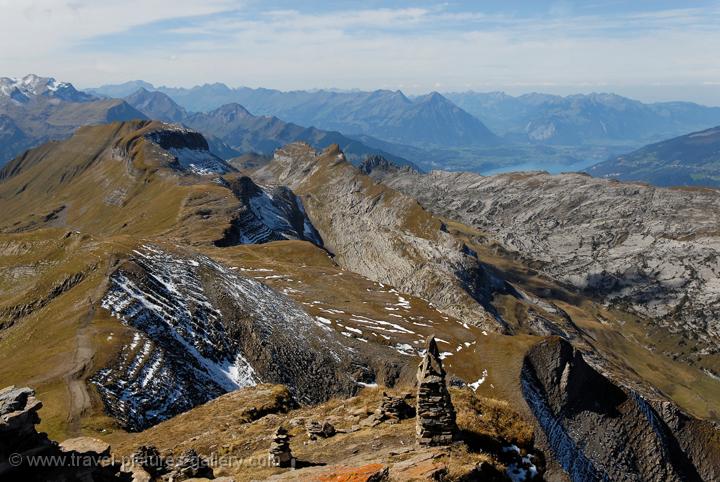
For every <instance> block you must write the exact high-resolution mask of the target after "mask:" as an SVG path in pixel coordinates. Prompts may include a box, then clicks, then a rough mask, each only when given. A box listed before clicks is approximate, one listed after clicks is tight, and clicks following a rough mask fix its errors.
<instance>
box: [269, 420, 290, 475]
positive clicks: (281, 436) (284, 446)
mask: <svg viewBox="0 0 720 482" xmlns="http://www.w3.org/2000/svg"><path fill="white" fill-rule="evenodd" d="M292 458H293V457H292V453H291V452H290V435H288V432H287V430H285V429H284V428H283V427H278V429H277V430H276V431H275V433H274V434H273V438H272V443H271V444H270V454H269V456H268V459H269V461H270V465H271V466H272V467H290V465H291V464H292Z"/></svg>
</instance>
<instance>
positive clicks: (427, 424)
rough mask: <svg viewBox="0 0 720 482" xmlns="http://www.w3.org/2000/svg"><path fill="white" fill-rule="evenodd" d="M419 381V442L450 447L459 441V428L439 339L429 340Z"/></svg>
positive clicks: (417, 407) (418, 376)
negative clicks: (446, 379)
mask: <svg viewBox="0 0 720 482" xmlns="http://www.w3.org/2000/svg"><path fill="white" fill-rule="evenodd" d="M417 380H418V390H417V404H416V413H417V415H416V417H417V418H416V426H415V427H416V433H417V442H418V443H419V444H420V445H433V446H434V445H449V444H450V443H452V442H453V441H454V440H455V439H456V437H457V434H458V427H457V424H456V422H455V408H454V407H453V404H452V401H451V400H450V392H448V389H447V385H446V384H445V369H444V368H443V366H442V359H441V358H440V350H438V347H437V342H436V341H435V337H430V338H429V339H428V341H427V350H426V352H425V355H424V356H423V359H422V362H421V363H420V365H419V367H418V373H417Z"/></svg>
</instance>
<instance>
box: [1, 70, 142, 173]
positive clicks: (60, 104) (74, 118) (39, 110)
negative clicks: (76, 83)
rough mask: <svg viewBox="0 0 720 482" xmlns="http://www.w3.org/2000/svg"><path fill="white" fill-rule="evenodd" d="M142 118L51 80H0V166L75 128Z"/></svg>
mask: <svg viewBox="0 0 720 482" xmlns="http://www.w3.org/2000/svg"><path fill="white" fill-rule="evenodd" d="M144 118H145V116H144V115H143V114H141V113H140V112H138V111H137V110H135V109H133V108H132V107H130V106H129V105H128V104H127V103H126V102H124V101H122V100H119V99H99V98H97V97H94V96H91V95H88V94H86V93H84V92H80V91H78V90H76V89H75V88H74V87H73V86H72V85H71V84H69V83H66V82H57V81H56V80H55V79H53V78H50V77H38V76H36V75H27V76H25V77H23V78H22V79H11V78H7V77H3V78H0V165H2V164H4V163H5V162H7V161H9V160H10V159H12V158H13V157H15V156H17V155H18V154H20V153H22V152H23V151H24V150H26V149H28V148H30V147H33V146H36V145H39V144H41V143H43V142H46V141H48V140H57V139H63V138H65V137H67V136H69V135H70V134H72V132H73V131H74V130H75V129H76V128H78V127H79V126H83V125H88V124H100V123H105V122H113V121H120V120H132V119H144Z"/></svg>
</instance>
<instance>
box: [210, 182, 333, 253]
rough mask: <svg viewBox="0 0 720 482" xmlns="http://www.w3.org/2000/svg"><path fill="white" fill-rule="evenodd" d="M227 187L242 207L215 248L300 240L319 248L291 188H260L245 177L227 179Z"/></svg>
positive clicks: (318, 236)
mask: <svg viewBox="0 0 720 482" xmlns="http://www.w3.org/2000/svg"><path fill="white" fill-rule="evenodd" d="M227 186H228V187H229V188H230V189H232V191H233V194H235V196H236V197H237V198H238V200H240V202H241V206H240V209H239V210H238V212H237V214H236V215H235V216H234V217H233V219H232V222H231V226H230V227H229V228H228V229H226V230H225V233H224V235H223V237H222V238H221V239H219V240H217V241H216V242H215V245H216V246H232V245H236V244H261V243H267V242H270V241H281V240H284V239H299V240H302V241H309V242H311V243H313V244H315V245H317V246H321V247H322V245H323V242H322V239H321V238H320V235H319V234H318V232H317V230H316V229H315V227H314V226H313V225H312V223H311V222H310V219H308V217H307V214H305V209H304V208H303V204H302V201H301V200H300V198H298V197H297V196H296V195H295V194H294V193H293V192H292V191H291V190H290V189H288V188H286V187H284V186H271V187H260V186H258V185H257V184H255V183H254V182H253V181H252V179H250V178H249V177H247V176H242V177H239V178H235V179H230V180H228V181H227Z"/></svg>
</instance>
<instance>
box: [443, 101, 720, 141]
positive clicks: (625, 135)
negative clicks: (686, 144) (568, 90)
mask: <svg viewBox="0 0 720 482" xmlns="http://www.w3.org/2000/svg"><path fill="white" fill-rule="evenodd" d="M446 97H447V98H449V99H450V100H452V101H453V102H455V103H456V104H457V105H459V106H460V107H462V108H463V109H465V110H466V111H468V112H470V113H471V114H473V115H474V116H476V117H478V118H480V119H482V120H483V122H485V123H486V124H487V125H488V126H489V127H490V128H491V129H493V131H495V132H496V133H498V134H500V135H503V136H504V137H506V138H508V139H514V140H517V141H526V142H533V143H545V144H552V145H590V144H606V143H627V142H630V143H636V144H637V143H639V144H638V145H640V144H642V143H647V142H651V141H656V140H660V139H663V138H668V137H672V136H677V135H680V134H685V133H687V132H691V131H694V130H700V129H706V128H708V127H710V126H713V125H717V124H720V107H706V106H702V105H698V104H693V103H690V102H660V103H654V104H644V103H642V102H639V101H636V100H632V99H628V98H626V97H621V96H619V95H615V94H589V95H571V96H567V97H560V96H556V95H548V94H536V93H533V94H526V95H521V96H519V97H513V96H510V95H507V94H505V93H502V92H491V93H478V92H464V93H452V94H446Z"/></svg>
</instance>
